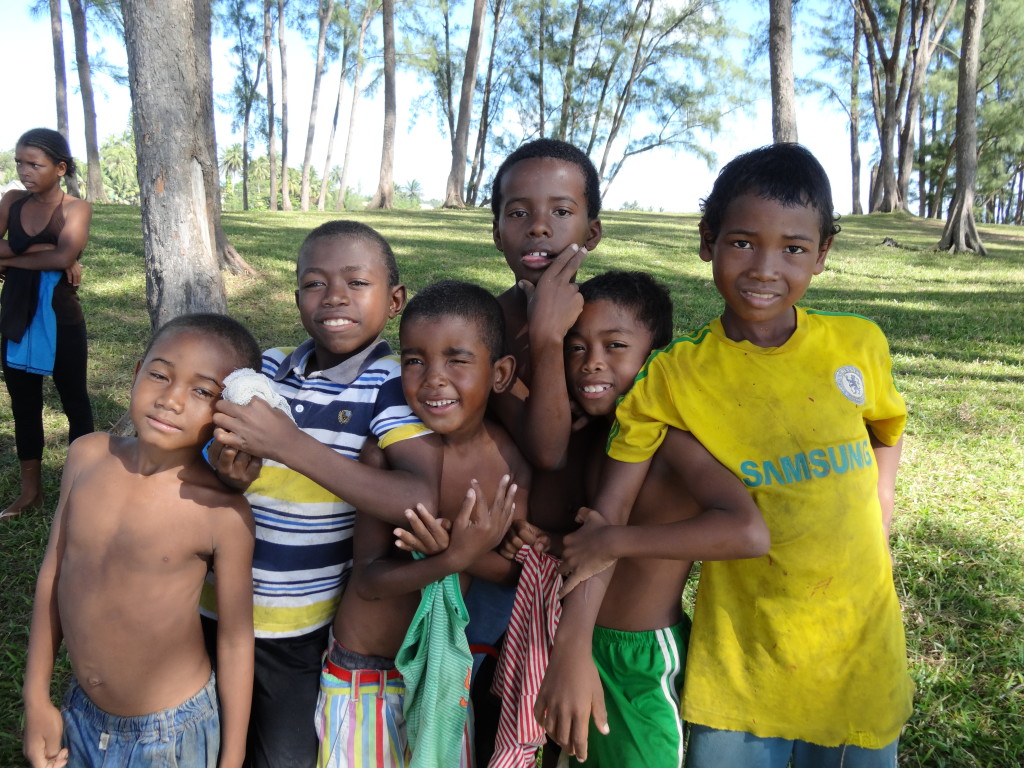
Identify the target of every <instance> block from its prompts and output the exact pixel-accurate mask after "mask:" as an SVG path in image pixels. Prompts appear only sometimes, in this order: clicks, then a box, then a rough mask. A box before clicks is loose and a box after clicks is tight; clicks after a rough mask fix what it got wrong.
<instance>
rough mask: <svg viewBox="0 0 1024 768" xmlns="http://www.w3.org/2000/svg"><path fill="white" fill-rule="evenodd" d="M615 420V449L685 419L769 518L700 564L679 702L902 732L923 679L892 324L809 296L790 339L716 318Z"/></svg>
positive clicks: (749, 719)
mask: <svg viewBox="0 0 1024 768" xmlns="http://www.w3.org/2000/svg"><path fill="white" fill-rule="evenodd" d="M616 417H617V419H616V424H615V426H614V427H613V429H612V432H611V435H610V438H609V446H608V453H609V455H610V456H612V458H615V459H618V460H620V461H627V462H637V461H643V460H645V459H647V458H648V457H650V456H651V455H652V454H653V453H654V452H655V451H656V450H657V448H658V446H659V445H660V443H661V441H662V439H663V437H664V434H665V430H666V428H667V426H673V427H677V428H680V429H685V430H688V431H690V432H691V433H692V434H693V435H694V437H696V438H697V439H698V440H699V441H700V442H701V443H702V444H703V445H704V446H705V447H706V448H707V449H708V450H709V451H710V452H711V453H712V454H713V455H714V456H715V458H717V459H718V461H720V462H721V463H722V464H723V465H725V466H726V467H728V468H729V469H730V470H731V471H732V472H733V473H734V474H735V475H736V476H737V477H738V478H739V479H740V480H741V481H742V482H743V483H744V484H745V485H746V486H747V488H748V489H749V490H750V493H751V494H752V496H753V498H754V500H755V502H756V503H757V505H758V507H759V508H760V509H761V512H762V513H763V514H764V518H765V521H766V523H767V525H768V529H769V531H770V532H771V550H770V552H769V553H768V555H766V556H764V557H760V558H755V559H748V560H733V561H725V562H705V563H704V564H703V566H702V570H701V580H700V585H699V589H698V595H697V604H696V609H695V613H694V619H693V631H692V635H691V638H690V648H689V654H688V656H687V662H686V682H685V686H684V691H683V710H682V711H683V717H684V718H685V719H686V720H688V721H690V722H694V723H700V724H703V725H707V726H710V727H712V728H719V729H725V730H734V731H747V732H750V733H753V734H755V735H757V736H759V737H777V738H783V739H801V740H804V741H809V742H812V743H815V744H821V745H824V746H835V745H838V744H844V743H845V744H853V745H856V746H861V747H867V748H872V749H874V748H879V747H882V746H885V745H886V744H889V743H890V742H892V741H893V740H894V739H895V738H897V737H898V736H899V733H900V729H901V728H902V726H903V724H904V723H905V722H906V720H907V718H908V717H909V716H910V713H911V700H912V697H913V683H912V682H911V680H910V677H909V675H908V673H907V661H906V645H905V639H904V634H903V623H902V618H901V614H900V606H899V602H898V599H897V597H896V591H895V589H894V586H893V580H892V570H891V566H890V562H889V553H888V546H887V542H886V541H885V534H884V528H883V524H882V513H881V508H880V505H879V501H878V493H877V480H878V473H877V468H876V466H875V460H874V452H873V450H872V448H871V444H870V436H871V434H873V435H874V436H875V437H877V438H878V439H879V440H880V441H881V442H883V443H885V444H887V445H893V444H895V443H896V442H897V441H898V440H899V437H900V435H901V434H902V432H903V427H904V424H905V422H906V406H905V404H904V402H903V398H902V397H901V396H900V394H899V393H898V392H897V391H896V388H895V386H894V384H893V379H892V363H891V359H890V356H889V348H888V344H887V343H886V340H885V336H884V335H883V334H882V332H881V330H880V329H879V328H878V327H877V326H876V325H875V324H874V323H872V322H871V321H869V320H867V319H865V318H862V317H858V316H856V315H840V314H829V313H822V312H815V311H813V310H805V309H803V308H799V307H798V308H797V328H796V331H795V332H794V333H793V335H792V337H790V339H789V340H788V341H786V343H785V344H783V345H782V346H780V347H771V348H763V347H758V346H756V345H754V344H751V343H750V342H745V341H743V342H735V341H731V340H730V339H728V338H727V337H726V335H725V333H724V331H723V329H722V324H721V321H720V320H715V321H714V322H712V323H710V324H709V325H706V326H704V327H703V328H701V329H700V330H699V331H697V333H695V334H693V335H692V336H684V337H681V338H678V339H676V340H675V341H673V342H672V343H671V344H670V345H669V346H668V347H666V348H665V349H664V350H662V351H660V352H656V353H654V354H653V355H652V356H651V358H650V359H649V360H648V361H647V364H646V365H645V366H644V368H643V369H642V370H641V371H640V374H639V375H638V376H637V380H636V382H635V383H634V385H633V388H632V389H631V390H630V392H629V393H628V394H627V395H626V396H625V398H624V399H623V400H622V402H621V403H620V405H619V408H618V410H617V412H616ZM869 430H870V432H869Z"/></svg>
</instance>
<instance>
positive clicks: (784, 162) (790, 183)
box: [700, 142, 840, 244]
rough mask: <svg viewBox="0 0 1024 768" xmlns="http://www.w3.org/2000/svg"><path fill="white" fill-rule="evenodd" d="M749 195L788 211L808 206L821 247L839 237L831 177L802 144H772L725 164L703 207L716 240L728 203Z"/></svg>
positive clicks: (702, 202) (708, 228)
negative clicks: (817, 226)
mask: <svg viewBox="0 0 1024 768" xmlns="http://www.w3.org/2000/svg"><path fill="white" fill-rule="evenodd" d="M750 193H753V194H756V195H758V196H760V197H763V198H765V199H766V200H774V201H776V202H778V203H781V204H782V205H784V206H787V207H789V206H796V205H806V206H809V207H811V208H813V209H814V210H816V211H817V212H818V218H819V221H820V224H821V226H820V230H821V243H822V244H824V242H825V241H826V240H828V239H829V238H830V237H832V236H833V235H837V234H839V230H840V227H839V225H838V224H837V223H836V222H837V221H838V220H839V217H838V216H836V215H835V213H834V211H833V206H832V186H831V184H829V181H828V175H827V174H826V173H825V169H824V168H822V167H821V163H819V162H818V159H817V158H816V157H815V156H814V155H812V154H811V152H810V150H808V149H807V148H806V147H804V146H801V145H800V144H794V143H785V142H784V143H779V144H769V145H768V146H766V147H760V148H758V149H754V150H751V151H750V152H746V153H744V154H742V155H738V156H737V157H734V158H733V159H732V160H730V161H729V162H728V163H726V165H725V167H724V168H722V170H721V171H720V172H719V173H718V178H717V179H715V184H714V186H713V187H712V188H711V194H709V195H708V196H707V197H706V198H704V199H703V200H702V201H701V204H700V209H701V211H702V212H703V214H704V218H703V221H704V226H705V227H706V228H707V230H708V231H709V232H710V233H711V235H712V236H713V237H718V232H719V230H720V228H721V226H722V219H723V218H724V217H725V209H726V208H727V207H728V206H729V203H731V202H732V201H733V200H735V199H736V198H737V197H740V196H741V195H746V194H750Z"/></svg>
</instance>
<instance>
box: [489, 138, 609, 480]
mask: <svg viewBox="0 0 1024 768" xmlns="http://www.w3.org/2000/svg"><path fill="white" fill-rule="evenodd" d="M491 210H492V211H493V213H494V222H493V225H492V235H493V238H494V244H495V246H496V247H497V248H498V250H499V251H501V252H502V253H503V254H504V256H505V261H506V262H507V263H508V266H509V269H511V270H512V274H513V275H514V276H515V279H516V283H515V285H513V286H512V287H511V288H509V289H508V290H507V291H505V292H504V293H503V294H501V296H499V297H498V301H499V302H500V304H501V309H502V312H503V313H504V315H505V334H506V340H507V345H508V351H509V352H510V353H511V354H513V355H514V356H515V358H516V381H515V383H514V386H512V387H510V388H509V391H508V395H506V396H503V397H499V398H495V406H496V412H497V413H498V414H499V416H500V417H501V420H502V423H503V424H505V426H506V427H507V428H508V429H510V430H512V433H513V435H514V436H515V437H516V441H517V442H518V444H519V445H520V447H522V449H523V450H524V451H525V452H526V455H527V456H528V457H529V458H530V459H531V461H533V462H534V464H535V465H537V466H538V467H541V468H544V469H550V468H552V467H553V466H554V465H555V463H556V461H555V459H553V458H552V457H551V455H550V454H551V451H550V448H549V441H547V440H546V439H543V438H542V436H544V435H546V434H548V430H554V431H558V430H564V431H565V432H568V429H569V426H570V424H569V422H568V421H562V419H563V418H568V416H564V417H563V409H562V408H561V405H562V404H563V403H564V397H562V398H560V397H559V396H558V395H557V392H558V391H559V389H560V382H561V381H562V379H563V374H562V363H561V357H562V340H563V338H564V337H565V332H566V331H567V330H568V329H569V327H570V326H571V325H572V323H573V321H574V320H575V319H576V316H577V315H579V312H580V309H581V308H582V306H583V300H582V299H581V298H580V295H579V289H578V288H577V286H576V284H575V282H573V281H574V280H575V277H576V271H577V270H578V269H579V267H580V264H582V263H583V260H584V258H586V256H587V254H588V253H589V252H591V251H593V250H594V249H595V248H596V247H597V245H598V243H600V242H601V232H602V230H601V220H600V218H598V217H599V216H600V213H601V191H600V187H599V179H598V175H597V170H596V169H595V168H594V164H593V163H592V162H591V161H590V158H589V157H587V155H586V154H585V153H584V152H583V151H582V150H580V149H578V148H576V147H574V146H573V145H571V144H567V143H566V142H564V141H557V140H555V139H537V140H536V141H531V142H528V143H527V144H524V145H522V146H521V147H519V148H518V149H517V150H516V151H515V152H513V153H512V154H510V155H509V156H508V157H507V158H505V161H504V162H503V163H502V164H501V166H499V168H498V171H497V173H495V175H494V184H493V187H492V190H491ZM535 382H536V383H537V384H538V386H536V387H534V383H535ZM552 390H554V391H552ZM563 394H564V392H563ZM528 398H529V404H528V406H529V407H526V405H525V403H526V401H527V399H528ZM524 408H525V411H524Z"/></svg>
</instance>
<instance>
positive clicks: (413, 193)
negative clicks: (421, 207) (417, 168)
mask: <svg viewBox="0 0 1024 768" xmlns="http://www.w3.org/2000/svg"><path fill="white" fill-rule="evenodd" d="M398 194H400V195H401V196H402V197H404V198H405V199H406V200H409V201H411V202H414V203H419V202H420V200H421V199H422V198H423V185H422V184H420V183H419V181H417V180H416V179H412V180H410V181H408V182H406V183H405V184H404V185H403V186H401V187H399V189H398Z"/></svg>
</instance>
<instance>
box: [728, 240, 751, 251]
mask: <svg viewBox="0 0 1024 768" xmlns="http://www.w3.org/2000/svg"><path fill="white" fill-rule="evenodd" d="M730 245H731V246H732V247H733V248H743V249H747V248H750V247H751V246H750V241H749V240H733V241H732V242H731V243H730Z"/></svg>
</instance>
